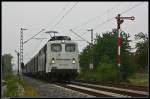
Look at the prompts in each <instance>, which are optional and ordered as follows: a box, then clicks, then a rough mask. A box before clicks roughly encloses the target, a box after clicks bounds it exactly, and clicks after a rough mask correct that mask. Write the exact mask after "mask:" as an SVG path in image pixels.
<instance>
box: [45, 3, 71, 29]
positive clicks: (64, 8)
mask: <svg viewBox="0 0 150 99" xmlns="http://www.w3.org/2000/svg"><path fill="white" fill-rule="evenodd" d="M69 3H70V2H68V3H67V4H66V5H65V6H64V7H63V8H62V10H61V11H60V12H59V13H58V14H57V15H56V16H55V17H54V18H53V20H52V21H51V22H50V23H51V24H52V23H53V22H54V20H55V19H56V17H57V16H59V15H60V13H61V12H63V11H65V10H66V8H67V6H68V5H69ZM48 26H49V25H47V26H46V27H45V29H46V28H47V27H48Z"/></svg>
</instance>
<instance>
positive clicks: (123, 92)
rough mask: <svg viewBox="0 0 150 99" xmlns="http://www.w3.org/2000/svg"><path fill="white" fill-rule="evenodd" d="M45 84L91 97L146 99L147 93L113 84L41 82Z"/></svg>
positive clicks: (142, 89)
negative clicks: (141, 98)
mask: <svg viewBox="0 0 150 99" xmlns="http://www.w3.org/2000/svg"><path fill="white" fill-rule="evenodd" d="M42 81H43V82H45V83H51V84H55V85H56V86H59V87H63V88H65V89H71V90H74V91H78V92H81V93H84V94H88V95H90V96H93V97H148V96H149V94H148V91H147V90H146V89H145V87H144V88H143V87H141V86H140V87H139V88H138V86H136V87H135V86H134V87H131V88H129V86H127V85H126V86H127V87H126V86H124V87H123V86H121V85H118V86H119V87H118V86H116V85H115V84H114V86H113V84H109V85H108V84H100V83H98V84H96V82H95V83H91V82H86V81H71V82H70V83H68V82H51V81H47V80H42Z"/></svg>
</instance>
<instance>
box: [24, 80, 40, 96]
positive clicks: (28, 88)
mask: <svg viewBox="0 0 150 99" xmlns="http://www.w3.org/2000/svg"><path fill="white" fill-rule="evenodd" d="M23 87H24V90H25V95H24V96H30V97H36V96H38V92H37V90H36V89H35V88H33V87H32V86H31V85H29V84H28V83H27V82H26V81H25V80H23Z"/></svg>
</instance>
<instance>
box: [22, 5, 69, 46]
mask: <svg viewBox="0 0 150 99" xmlns="http://www.w3.org/2000/svg"><path fill="white" fill-rule="evenodd" d="M69 3H70V2H69ZM69 3H67V4H66V5H65V7H63V9H62V10H61V12H62V11H64V10H65V9H66V7H67V6H68V5H69ZM59 14H60V13H58V14H57V15H59ZM54 18H56V17H54ZM52 21H53V20H52ZM48 26H49V25H47V26H45V28H44V29H42V30H41V31H39V32H38V33H36V34H35V35H33V36H32V37H30V38H29V39H27V40H26V41H25V42H24V44H25V43H27V42H28V41H29V40H31V39H32V38H33V37H35V36H37V35H38V34H40V33H41V32H43V31H44V30H46V28H47V27H48Z"/></svg>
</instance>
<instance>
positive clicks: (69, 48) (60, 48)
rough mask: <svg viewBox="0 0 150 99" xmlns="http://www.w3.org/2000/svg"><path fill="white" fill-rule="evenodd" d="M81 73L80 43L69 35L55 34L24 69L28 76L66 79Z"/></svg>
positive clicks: (68, 79)
mask: <svg viewBox="0 0 150 99" xmlns="http://www.w3.org/2000/svg"><path fill="white" fill-rule="evenodd" d="M79 73H80V66H79V58H78V44H77V43H76V42H74V41H72V40H71V38H70V37H68V36H53V37H52V38H51V39H50V40H49V41H48V42H47V43H46V44H45V45H44V46H43V47H42V48H41V50H40V51H39V52H38V53H37V54H36V55H35V56H34V57H33V58H32V59H31V60H30V61H29V62H27V63H26V64H25V67H24V70H23V74H24V75H27V76H33V77H40V78H45V79H48V80H66V81H70V80H72V79H75V77H76V76H77V75H78V74H79Z"/></svg>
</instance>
